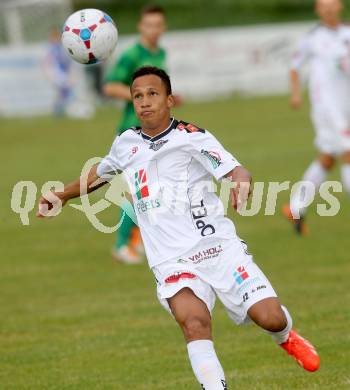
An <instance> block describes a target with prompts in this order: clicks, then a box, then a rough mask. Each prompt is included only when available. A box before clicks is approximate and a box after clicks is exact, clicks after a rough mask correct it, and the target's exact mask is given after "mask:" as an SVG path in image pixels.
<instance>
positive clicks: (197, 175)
mask: <svg viewBox="0 0 350 390" xmlns="http://www.w3.org/2000/svg"><path fill="white" fill-rule="evenodd" d="M131 95H132V99H133V103H134V107H135V112H136V113H137V115H138V117H139V119H140V122H141V127H140V128H131V129H129V130H127V131H125V132H124V133H123V134H121V135H120V136H118V137H117V138H116V140H115V142H114V143H113V145H112V148H111V151H110V153H109V154H108V155H107V156H106V157H105V158H104V159H103V160H102V162H101V163H100V164H99V165H98V166H95V167H93V168H92V169H91V170H90V172H89V173H88V175H87V177H86V178H85V180H86V181H87V188H88V192H91V191H93V190H95V189H96V188H98V187H99V186H100V185H102V184H104V183H105V182H107V181H108V180H109V179H110V177H111V176H110V175H115V174H116V173H117V172H121V171H122V172H123V173H124V175H125V177H126V180H127V181H128V183H129V187H130V192H131V194H132V196H133V202H134V208H135V212H136V213H137V220H138V222H139V225H140V231H141V235H142V239H143V241H144V244H145V249H146V254H147V259H148V262H149V265H150V268H151V269H152V271H153V273H154V275H155V278H156V281H157V293H158V298H159V300H160V302H161V304H162V305H163V306H164V307H165V308H166V309H167V310H168V311H169V312H170V313H171V314H172V315H173V316H174V318H175V319H176V321H177V322H178V324H179V325H180V327H181V329H182V331H183V333H184V337H185V340H186V342H187V349H188V354H189V358H190V361H191V365H192V368H193V371H194V374H195V376H196V378H197V379H198V382H199V383H200V384H201V385H202V388H203V389H206V390H218V389H220V390H223V389H227V385H226V380H225V375H224V372H223V369H222V367H221V364H220V362H219V360H218V358H217V356H216V353H215V350H214V345H213V342H212V333H211V312H212V309H213V307H214V303H215V299H216V296H217V297H219V299H220V300H221V302H222V303H223V304H224V306H225V308H226V310H227V312H228V315H229V317H230V318H231V319H232V320H233V321H234V322H236V323H237V324H242V323H247V322H252V321H253V322H255V323H256V324H257V325H259V326H260V327H261V328H262V329H264V330H265V331H266V332H267V333H269V334H270V335H271V336H272V338H273V339H274V340H275V341H276V343H278V344H279V345H281V347H282V348H283V349H285V350H286V351H287V352H288V353H289V354H290V355H292V356H293V357H294V358H295V359H296V360H297V361H298V363H299V364H300V365H301V366H302V367H304V368H305V369H306V370H308V371H316V370H317V369H318V367H319V364H320V360H319V357H318V355H317V353H316V351H315V349H314V348H313V346H312V345H311V344H310V343H309V342H307V341H306V340H305V339H303V338H302V337H300V336H299V335H298V334H297V333H296V332H295V331H293V330H292V319H291V317H290V315H289V313H288V311H287V309H286V308H285V307H283V306H281V305H280V303H279V300H278V298H277V296H276V293H275V291H274V290H273V288H272V286H271V284H270V282H269V281H268V279H267V278H266V277H265V275H264V274H263V273H262V271H261V270H260V268H259V267H258V266H257V265H256V264H255V263H254V261H253V258H252V256H251V255H250V254H249V253H248V251H247V246H246V245H245V243H244V242H243V241H241V240H240V239H239V238H238V236H237V235H236V231H235V228H234V225H233V223H232V221H230V220H229V219H228V218H226V217H225V216H224V213H223V207H222V204H221V202H220V201H219V199H218V198H217V196H216V194H215V193H213V192H211V191H210V188H211V179H212V177H214V178H215V179H217V180H220V179H222V178H224V177H227V178H229V179H230V180H231V181H233V182H235V183H236V187H235V188H234V189H233V190H232V205H233V207H234V208H240V207H241V206H242V204H244V203H245V202H246V201H247V198H248V196H249V190H250V182H251V176H250V174H249V172H248V171H247V170H246V169H245V168H243V167H242V166H241V165H240V164H239V163H238V161H237V160H236V159H235V158H234V157H233V156H232V155H231V154H230V153H229V152H227V151H226V150H225V149H224V148H223V146H222V145H221V144H220V143H219V142H218V141H217V140H216V138H215V137H214V136H213V135H211V134H210V133H209V132H208V131H207V130H204V129H200V128H198V127H197V126H194V125H192V124H189V123H186V122H183V121H179V120H176V119H174V118H171V117H170V110H171V107H172V106H173V105H174V99H173V96H172V92H171V84H170V79H169V76H168V75H167V74H166V73H165V72H164V71H163V70H161V69H159V68H155V67H143V68H140V69H139V70H138V71H136V72H135V73H134V76H133V82H132V85H131ZM79 195H80V180H76V181H75V182H73V183H71V184H69V185H67V186H65V189H64V191H63V192H55V193H52V192H51V193H49V194H47V195H45V196H43V197H42V198H41V199H40V201H39V212H38V216H39V217H40V216H44V215H46V211H45V208H47V209H50V208H52V207H54V206H55V205H57V204H59V202H62V204H65V203H66V202H67V201H68V200H69V199H72V198H74V197H77V196H79Z"/></svg>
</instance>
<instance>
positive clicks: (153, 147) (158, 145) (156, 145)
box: [149, 139, 169, 152]
mask: <svg viewBox="0 0 350 390" xmlns="http://www.w3.org/2000/svg"><path fill="white" fill-rule="evenodd" d="M168 141H169V140H167V139H161V140H160V141H158V142H152V143H151V145H150V146H149V148H150V149H151V150H153V151H155V152H156V151H158V150H159V149H160V148H161V147H162V146H164V145H165V144H166V143H167V142H168Z"/></svg>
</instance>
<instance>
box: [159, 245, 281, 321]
mask: <svg viewBox="0 0 350 390" xmlns="http://www.w3.org/2000/svg"><path fill="white" fill-rule="evenodd" d="M152 271H153V273H154V275H155V278H156V281H157V295H158V299H159V301H160V303H161V304H162V305H163V306H164V308H165V309H166V310H168V311H169V313H170V314H171V310H170V307H169V305H168V301H167V298H170V297H172V296H174V295H175V294H176V293H177V292H179V291H180V290H181V289H183V288H185V287H187V288H190V289H191V290H192V291H193V292H194V294H195V295H196V296H197V297H198V298H200V299H201V300H202V301H203V302H204V303H205V304H206V305H207V307H208V310H209V312H210V313H211V312H212V310H213V308H214V305H215V300H216V296H218V298H219V299H220V301H221V302H222V303H223V305H224V306H225V308H226V310H227V312H228V315H229V317H230V318H231V319H232V320H233V321H234V322H235V323H236V324H242V323H246V322H249V321H250V320H249V318H248V317H247V311H248V309H249V308H250V307H251V306H252V305H254V304H255V303H256V302H259V301H261V300H262V299H265V298H270V297H276V296H277V295H276V293H275V291H274V289H273V288H272V286H271V284H270V282H269V281H268V279H267V278H266V276H265V275H264V274H263V273H262V271H261V270H260V268H259V267H258V266H257V265H256V264H255V263H254V261H253V258H252V256H251V255H250V254H249V253H248V252H247V246H246V244H245V243H244V242H243V241H241V240H240V239H239V238H238V237H237V238H233V239H230V240H218V239H207V240H205V241H204V243H203V242H201V243H200V244H198V245H197V246H196V247H194V248H193V249H192V250H191V251H189V252H188V253H186V254H184V255H183V256H181V258H176V259H172V260H168V261H166V262H164V263H161V264H159V265H157V266H155V267H153V268H152Z"/></svg>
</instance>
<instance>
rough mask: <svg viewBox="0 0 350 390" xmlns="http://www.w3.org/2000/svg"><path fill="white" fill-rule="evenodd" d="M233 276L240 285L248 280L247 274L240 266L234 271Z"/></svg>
mask: <svg viewBox="0 0 350 390" xmlns="http://www.w3.org/2000/svg"><path fill="white" fill-rule="evenodd" d="M233 276H234V278H235V280H236V282H237V283H238V284H242V283H243V282H244V281H245V280H247V279H248V278H249V274H248V272H247V271H246V270H245V268H244V267H243V266H242V265H241V266H239V267H238V268H237V269H236V271H235V272H234V273H233Z"/></svg>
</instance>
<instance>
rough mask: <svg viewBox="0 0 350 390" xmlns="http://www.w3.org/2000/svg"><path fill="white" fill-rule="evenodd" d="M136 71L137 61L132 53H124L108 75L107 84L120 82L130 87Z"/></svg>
mask: <svg viewBox="0 0 350 390" xmlns="http://www.w3.org/2000/svg"><path fill="white" fill-rule="evenodd" d="M134 70H135V60H134V58H133V56H132V55H131V53H129V52H124V53H123V54H122V55H121V56H120V58H119V60H118V61H117V62H116V63H115V64H114V66H113V67H112V68H111V70H110V71H109V72H108V73H107V76H106V80H105V81H106V82H107V83H108V82H119V83H123V84H126V85H130V82H131V76H132V74H133V72H134Z"/></svg>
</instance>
